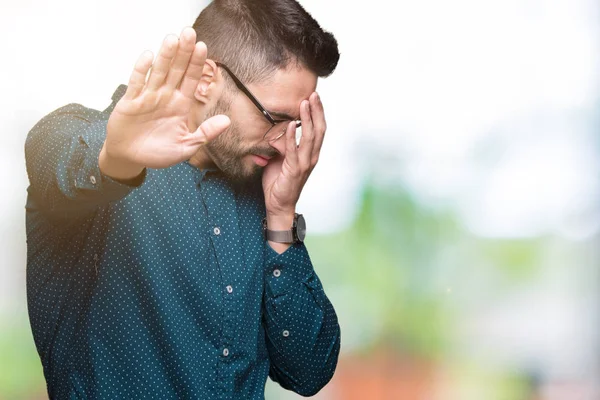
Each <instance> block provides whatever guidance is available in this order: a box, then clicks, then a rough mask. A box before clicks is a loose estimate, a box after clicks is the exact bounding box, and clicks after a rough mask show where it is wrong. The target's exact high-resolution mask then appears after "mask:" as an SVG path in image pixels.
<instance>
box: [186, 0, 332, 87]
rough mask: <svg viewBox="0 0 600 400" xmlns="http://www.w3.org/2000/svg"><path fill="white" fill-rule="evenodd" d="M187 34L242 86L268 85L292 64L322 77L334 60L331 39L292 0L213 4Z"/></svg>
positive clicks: (216, 0)
mask: <svg viewBox="0 0 600 400" xmlns="http://www.w3.org/2000/svg"><path fill="white" fill-rule="evenodd" d="M193 28H194V30H195V31H196V37H197V40H198V41H203V42H204V43H206V46H207V48H208V58H210V59H213V60H215V61H219V62H222V63H223V64H225V65H227V66H228V67H230V68H231V69H232V70H233V71H234V72H235V74H236V75H237V76H238V77H239V79H240V80H242V81H243V82H244V83H253V82H261V81H263V80H265V79H268V78H269V77H270V76H271V75H272V74H273V73H274V72H275V71H276V70H277V69H281V68H285V67H287V66H288V65H289V64H290V63H292V62H296V63H299V64H300V65H302V66H304V67H306V68H307V69H309V70H310V71H312V72H313V73H315V74H316V75H317V76H319V77H326V76H329V75H330V74H331V73H332V72H333V71H334V69H335V67H336V66H337V63H338V60H339V58H340V53H339V51H338V45H337V41H336V39H335V37H334V36H333V35H332V34H331V33H329V32H326V31H324V30H323V29H322V28H321V26H320V25H319V24H318V22H317V21H315V19H314V18H313V17H312V16H311V15H310V14H309V13H308V12H306V10H304V8H303V7H302V6H301V5H300V4H299V3H298V2H297V1H295V0H214V1H213V2H211V3H210V4H209V5H208V6H207V7H206V8H204V10H202V12H201V13H200V15H199V16H198V18H197V19H196V21H195V22H194V26H193Z"/></svg>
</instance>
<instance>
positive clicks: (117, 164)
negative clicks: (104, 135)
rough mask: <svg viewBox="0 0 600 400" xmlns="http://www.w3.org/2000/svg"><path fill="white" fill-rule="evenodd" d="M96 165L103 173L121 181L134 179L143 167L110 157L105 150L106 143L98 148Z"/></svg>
mask: <svg viewBox="0 0 600 400" xmlns="http://www.w3.org/2000/svg"><path fill="white" fill-rule="evenodd" d="M98 167H99V168H100V172H102V173H103V174H104V175H106V176H108V177H109V178H112V179H115V180H121V181H127V180H131V179H134V178H136V177H137V176H139V175H140V174H141V173H142V172H143V171H144V169H145V167H143V166H140V165H137V164H135V163H132V162H130V161H127V160H123V159H119V158H116V157H112V156H111V155H110V154H109V153H108V152H107V151H106V143H105V144H104V145H103V146H102V149H101V150H100V155H99V156H98Z"/></svg>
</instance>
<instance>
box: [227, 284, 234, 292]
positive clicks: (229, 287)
mask: <svg viewBox="0 0 600 400" xmlns="http://www.w3.org/2000/svg"><path fill="white" fill-rule="evenodd" d="M231 292H233V288H232V287H231V285H229V286H227V293H231Z"/></svg>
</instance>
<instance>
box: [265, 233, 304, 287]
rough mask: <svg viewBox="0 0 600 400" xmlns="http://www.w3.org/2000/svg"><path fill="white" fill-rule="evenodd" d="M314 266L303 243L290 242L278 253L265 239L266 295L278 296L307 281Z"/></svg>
mask: <svg viewBox="0 0 600 400" xmlns="http://www.w3.org/2000/svg"><path fill="white" fill-rule="evenodd" d="M313 274H314V268H313V265H312V262H311V260H310V257H309V255H308V250H307V249H306V246H305V245H304V243H292V245H291V246H290V247H288V248H287V250H286V251H284V252H283V253H281V254H279V253H277V252H276V251H275V250H273V248H272V247H271V246H270V245H269V243H268V242H267V241H265V282H266V290H267V295H269V296H271V297H277V296H280V295H282V294H284V293H286V292H288V291H290V290H293V289H295V288H296V287H297V286H298V284H300V283H303V282H308V281H309V280H310V279H311V278H312V276H313Z"/></svg>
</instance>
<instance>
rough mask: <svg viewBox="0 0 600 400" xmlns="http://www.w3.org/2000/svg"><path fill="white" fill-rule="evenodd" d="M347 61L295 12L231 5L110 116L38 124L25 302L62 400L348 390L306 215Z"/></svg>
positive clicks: (153, 68)
mask: <svg viewBox="0 0 600 400" xmlns="http://www.w3.org/2000/svg"><path fill="white" fill-rule="evenodd" d="M338 58H339V53H338V49H337V43H336V41H335V39H334V37H333V36H332V35H331V34H330V33H327V32H324V31H323V30H322V29H321V28H320V26H319V25H318V23H317V22H316V21H315V20H314V19H313V18H312V17H311V16H310V15H309V14H308V13H306V11H305V10H304V9H303V8H302V7H301V6H300V5H299V4H298V3H297V2H296V1H294V0H263V1H258V0H240V1H229V0H216V1H214V2H213V3H211V4H210V5H209V6H208V7H206V8H205V9H204V10H203V11H202V13H201V14H200V15H199V17H198V19H197V20H196V22H195V24H194V26H193V29H192V28H186V29H184V30H183V31H182V32H181V34H180V37H179V38H177V37H175V36H171V35H170V36H167V37H166V38H165V40H164V42H163V44H162V47H161V49H160V50H159V53H158V56H157V57H156V58H155V59H154V57H153V55H152V54H151V53H149V52H146V53H144V54H142V55H141V57H140V58H139V60H138V61H137V63H136V65H135V68H134V71H133V72H132V74H131V78H130V81H129V84H128V86H127V87H125V86H124V85H121V86H120V87H119V88H118V89H117V91H116V92H115V94H114V95H113V102H112V104H111V105H110V106H109V107H108V108H107V109H106V110H104V111H102V112H100V111H96V110H92V109H88V108H85V107H83V106H81V105H79V104H69V105H67V106H64V107H62V108H60V109H58V110H56V111H54V112H52V113H51V114H49V115H47V116H46V117H44V118H43V119H42V120H41V121H40V122H38V123H37V124H36V126H35V127H34V128H33V129H32V130H31V132H30V133H29V135H28V138H27V142H26V145H25V151H26V161H27V171H28V175H29V179H30V187H29V188H28V199H27V206H26V210H27V214H26V215H27V239H28V264H27V295H28V305H29V314H30V321H31V326H32V330H33V334H34V338H35V343H36V346H37V349H38V352H39V354H40V358H41V360H42V364H43V367H44V374H45V377H46V381H47V385H48V393H49V396H50V398H51V399H259V398H264V387H265V382H266V378H267V376H269V377H271V379H272V380H274V381H276V382H278V383H279V384H280V385H281V386H282V387H284V388H286V389H289V390H292V391H294V392H296V393H299V394H301V395H304V396H309V395H313V394H315V393H317V392H318V391H319V390H320V389H321V388H322V387H323V386H324V385H325V384H326V383H327V382H328V381H329V380H330V379H331V377H332V376H333V373H334V370H335V367H336V364H337V359H338V354H339V349H340V328H339V325H338V322H337V317H336V314H335V311H334V309H333V307H332V305H331V303H330V302H329V300H328V298H327V296H326V295H325V293H324V291H323V287H322V285H321V282H320V280H319V278H318V276H317V274H316V273H315V271H314V268H313V266H312V264H311V261H310V258H309V256H308V252H307V249H306V247H305V245H304V244H303V242H302V240H303V238H304V229H305V227H304V220H303V217H302V216H301V215H299V214H297V210H296V203H297V201H298V198H299V196H300V192H301V190H302V188H303V186H304V184H305V182H306V180H307V179H308V177H309V175H310V173H311V171H312V169H313V168H314V167H315V165H316V163H317V160H318V157H319V151H320V149H321V145H322V142H323V137H324V134H325V130H326V124H325V117H324V113H323V106H322V104H321V101H320V99H319V96H318V95H317V93H315V89H316V84H317V78H318V77H323V76H327V75H329V74H331V73H332V72H333V70H334V69H335V67H336V65H337V62H338ZM299 126H301V129H302V136H301V139H300V142H299V144H297V138H296V130H297V128H298V127H299Z"/></svg>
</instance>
